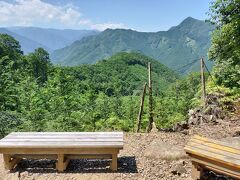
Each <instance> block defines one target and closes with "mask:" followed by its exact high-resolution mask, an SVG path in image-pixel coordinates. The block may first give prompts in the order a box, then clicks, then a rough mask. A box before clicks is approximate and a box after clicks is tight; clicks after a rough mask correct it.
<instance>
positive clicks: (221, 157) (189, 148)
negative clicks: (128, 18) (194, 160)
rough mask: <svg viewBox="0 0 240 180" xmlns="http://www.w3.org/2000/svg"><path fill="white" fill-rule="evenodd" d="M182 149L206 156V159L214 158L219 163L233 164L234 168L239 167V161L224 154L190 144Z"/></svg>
mask: <svg viewBox="0 0 240 180" xmlns="http://www.w3.org/2000/svg"><path fill="white" fill-rule="evenodd" d="M184 149H185V151H186V152H187V153H190V154H195V155H197V156H203V157H207V158H208V159H211V160H214V161H217V162H221V163H224V164H227V165H230V166H234V167H236V168H240V161H239V160H236V159H234V158H231V157H226V156H224V155H220V154H216V153H212V152H209V151H206V150H202V149H198V148H196V147H192V146H186V147H185V148H184ZM190 156H191V155H190Z"/></svg>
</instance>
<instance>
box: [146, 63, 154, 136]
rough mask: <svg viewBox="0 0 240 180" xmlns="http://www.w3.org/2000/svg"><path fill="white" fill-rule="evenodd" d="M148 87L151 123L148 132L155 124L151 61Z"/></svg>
mask: <svg viewBox="0 0 240 180" xmlns="http://www.w3.org/2000/svg"><path fill="white" fill-rule="evenodd" d="M148 89H149V106H148V110H149V124H148V129H147V132H150V131H151V130H152V126H153V102H152V100H153V99H152V77H151V62H149V63H148Z"/></svg>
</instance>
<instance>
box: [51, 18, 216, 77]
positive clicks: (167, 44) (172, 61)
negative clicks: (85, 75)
mask: <svg viewBox="0 0 240 180" xmlns="http://www.w3.org/2000/svg"><path fill="white" fill-rule="evenodd" d="M213 29H214V26H213V25H211V24H210V23H206V22H204V21H200V20H196V19H193V18H191V17H189V18H187V19H185V20H184V21H183V22H182V23H181V24H179V25H178V26H175V27H172V28H171V29H169V30H168V31H159V32H155V33H153V32H152V33H149V32H137V31H133V30H126V29H115V30H112V29H107V30H105V31H103V32H102V33H100V34H99V35H97V36H91V37H86V38H83V39H82V40H80V41H76V42H74V43H73V44H72V45H70V46H67V47H65V48H63V49H59V50H56V51H54V52H53V53H52V54H51V57H52V60H53V62H54V63H55V64H61V65H67V66H74V65H78V64H94V63H95V62H97V61H98V60H100V59H103V58H106V57H110V56H112V55H114V54H116V53H118V52H122V51H125V52H132V51H135V52H140V53H142V54H145V55H147V56H150V57H152V58H154V59H156V60H158V61H159V62H161V63H163V64H165V65H166V66H168V67H170V68H178V67H180V66H182V65H185V64H187V63H189V62H191V61H192V60H193V59H196V58H200V57H202V56H204V57H206V54H207V50H208V48H209V47H210V34H211V32H212V31H213ZM196 69H199V68H198V65H197V64H193V65H192V66H191V67H190V68H189V69H188V70H187V71H186V72H189V71H193V70H196ZM186 72H185V73H186Z"/></svg>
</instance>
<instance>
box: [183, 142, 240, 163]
mask: <svg viewBox="0 0 240 180" xmlns="http://www.w3.org/2000/svg"><path fill="white" fill-rule="evenodd" d="M188 146H189V148H192V147H193V148H198V149H199V150H204V151H207V152H211V153H216V154H217V155H223V156H226V157H229V158H234V159H236V160H238V161H239V163H240V154H235V153H230V152H227V151H224V150H221V149H216V148H213V147H210V146H208V145H204V144H198V143H195V142H189V143H188Z"/></svg>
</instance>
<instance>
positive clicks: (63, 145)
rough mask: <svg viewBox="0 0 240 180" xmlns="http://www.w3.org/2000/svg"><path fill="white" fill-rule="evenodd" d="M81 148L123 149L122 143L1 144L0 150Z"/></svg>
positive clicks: (48, 142)
mask: <svg viewBox="0 0 240 180" xmlns="http://www.w3.org/2000/svg"><path fill="white" fill-rule="evenodd" d="M20 147H23V148H24V147H26V148H41V147H44V148H83V147H120V148H121V147H123V142H104V141H102V142H99V141H98V142H54V141H52V142H50V141H47V142H1V143H0V148H20Z"/></svg>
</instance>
